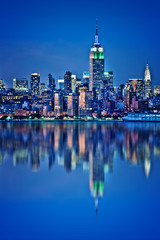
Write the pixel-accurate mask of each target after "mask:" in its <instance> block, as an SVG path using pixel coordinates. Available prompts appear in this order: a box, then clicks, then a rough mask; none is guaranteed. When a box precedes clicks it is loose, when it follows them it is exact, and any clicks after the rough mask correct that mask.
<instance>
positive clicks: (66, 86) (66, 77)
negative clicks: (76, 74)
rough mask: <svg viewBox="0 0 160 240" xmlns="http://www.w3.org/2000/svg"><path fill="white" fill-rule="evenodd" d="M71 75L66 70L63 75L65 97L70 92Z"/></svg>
mask: <svg viewBox="0 0 160 240" xmlns="http://www.w3.org/2000/svg"><path fill="white" fill-rule="evenodd" d="M71 75H72V73H71V72H70V71H66V73H65V75H64V95H65V97H66V96H67V95H68V94H69V93H71V92H72V83H71Z"/></svg>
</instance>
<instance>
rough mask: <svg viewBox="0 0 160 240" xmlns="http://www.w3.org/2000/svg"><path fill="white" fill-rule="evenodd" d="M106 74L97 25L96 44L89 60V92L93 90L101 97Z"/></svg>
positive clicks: (92, 48)
mask: <svg viewBox="0 0 160 240" xmlns="http://www.w3.org/2000/svg"><path fill="white" fill-rule="evenodd" d="M103 74H104V51H103V47H102V46H101V44H100V43H99V36H98V25H97V24H96V34H95V42H94V44H93V46H92V47H91V50H90V59H89V90H90V91H92V90H93V88H95V90H96V91H97V94H98V95H99V91H100V87H101V83H102V81H103V76H104V75H103Z"/></svg>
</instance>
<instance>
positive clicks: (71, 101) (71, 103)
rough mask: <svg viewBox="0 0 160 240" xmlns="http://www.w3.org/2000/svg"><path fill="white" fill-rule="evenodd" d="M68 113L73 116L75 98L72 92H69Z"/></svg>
mask: <svg viewBox="0 0 160 240" xmlns="http://www.w3.org/2000/svg"><path fill="white" fill-rule="evenodd" d="M67 114H68V115H69V116H73V100H72V93H69V95H68V98H67Z"/></svg>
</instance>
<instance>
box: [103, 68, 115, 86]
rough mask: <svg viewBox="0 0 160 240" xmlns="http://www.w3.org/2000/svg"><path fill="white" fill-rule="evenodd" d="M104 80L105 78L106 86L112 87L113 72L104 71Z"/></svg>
mask: <svg viewBox="0 0 160 240" xmlns="http://www.w3.org/2000/svg"><path fill="white" fill-rule="evenodd" d="M104 80H107V82H108V86H109V87H110V88H113V72H106V71H105V72H104Z"/></svg>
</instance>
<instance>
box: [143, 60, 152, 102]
mask: <svg viewBox="0 0 160 240" xmlns="http://www.w3.org/2000/svg"><path fill="white" fill-rule="evenodd" d="M144 90H145V97H146V98H148V97H149V94H150V92H151V73H150V70H149V67H148V63H147V65H146V69H145V73H144Z"/></svg>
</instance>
